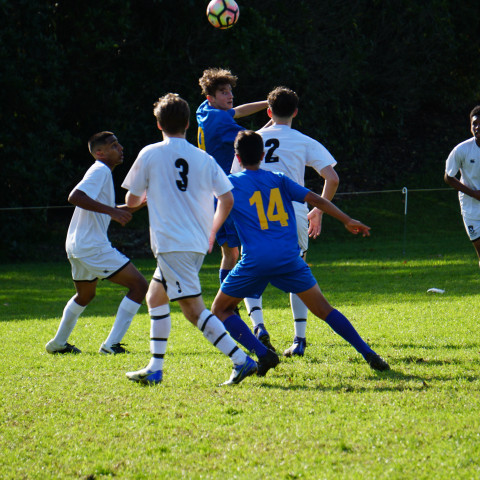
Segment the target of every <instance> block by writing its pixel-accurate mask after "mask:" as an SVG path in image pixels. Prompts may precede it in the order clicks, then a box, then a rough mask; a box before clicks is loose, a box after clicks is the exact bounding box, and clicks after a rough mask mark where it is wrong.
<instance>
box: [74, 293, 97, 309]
mask: <svg viewBox="0 0 480 480" xmlns="http://www.w3.org/2000/svg"><path fill="white" fill-rule="evenodd" d="M95 295H96V292H95V291H93V292H81V293H78V292H77V295H76V297H75V298H74V301H75V303H77V304H78V305H81V306H82V307H85V306H87V305H88V304H89V303H90V302H91V301H92V300H93V299H94V298H95Z"/></svg>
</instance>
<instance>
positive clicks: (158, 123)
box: [157, 120, 162, 130]
mask: <svg viewBox="0 0 480 480" xmlns="http://www.w3.org/2000/svg"><path fill="white" fill-rule="evenodd" d="M157 127H158V129H159V130H161V129H162V127H161V125H160V122H159V121H158V120H157Z"/></svg>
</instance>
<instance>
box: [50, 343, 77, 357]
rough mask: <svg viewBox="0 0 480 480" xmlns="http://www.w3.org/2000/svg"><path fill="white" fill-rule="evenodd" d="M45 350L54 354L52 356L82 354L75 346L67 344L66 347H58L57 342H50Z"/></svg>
mask: <svg viewBox="0 0 480 480" xmlns="http://www.w3.org/2000/svg"><path fill="white" fill-rule="evenodd" d="M45 350H46V351H47V352H48V353H50V354H52V355H57V354H64V353H73V354H77V353H82V351H81V350H80V349H79V348H77V347H76V346H75V345H70V344H69V343H65V345H58V344H57V343H56V342H55V340H50V341H49V342H48V343H47V344H46V345H45Z"/></svg>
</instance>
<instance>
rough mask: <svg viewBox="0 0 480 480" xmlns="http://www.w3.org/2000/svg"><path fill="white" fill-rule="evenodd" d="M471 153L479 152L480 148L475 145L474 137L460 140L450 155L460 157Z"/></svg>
mask: <svg viewBox="0 0 480 480" xmlns="http://www.w3.org/2000/svg"><path fill="white" fill-rule="evenodd" d="M477 150H478V152H477ZM472 153H473V154H475V153H479V154H480V149H479V148H478V147H477V144H476V143H475V138H474V137H471V138H468V139H467V140H464V141H463V142H460V143H459V144H458V145H456V146H455V148H454V149H453V150H452V153H451V154H450V155H455V157H457V158H461V157H462V156H465V155H470V154H472Z"/></svg>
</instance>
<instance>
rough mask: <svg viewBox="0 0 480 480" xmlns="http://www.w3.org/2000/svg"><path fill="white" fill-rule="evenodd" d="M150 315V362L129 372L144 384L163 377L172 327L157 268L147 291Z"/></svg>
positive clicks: (128, 376) (128, 374) (133, 377)
mask: <svg viewBox="0 0 480 480" xmlns="http://www.w3.org/2000/svg"><path fill="white" fill-rule="evenodd" d="M146 300H147V306H148V313H149V315H150V353H151V354H152V356H151V358H150V362H149V363H148V365H147V366H146V367H145V368H142V369H141V370H138V371H135V372H127V374H126V375H127V378H128V379H129V380H132V381H134V382H140V383H143V384H157V383H160V382H161V381H162V379H163V364H164V357H165V353H166V351H167V342H168V337H169V336H170V330H171V327H172V320H171V317H170V305H169V299H168V296H167V293H166V291H165V287H164V283H163V279H162V276H161V273H160V270H159V269H158V268H157V270H156V271H155V273H154V275H153V278H152V281H151V282H150V286H149V288H148V292H147V298H146Z"/></svg>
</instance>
